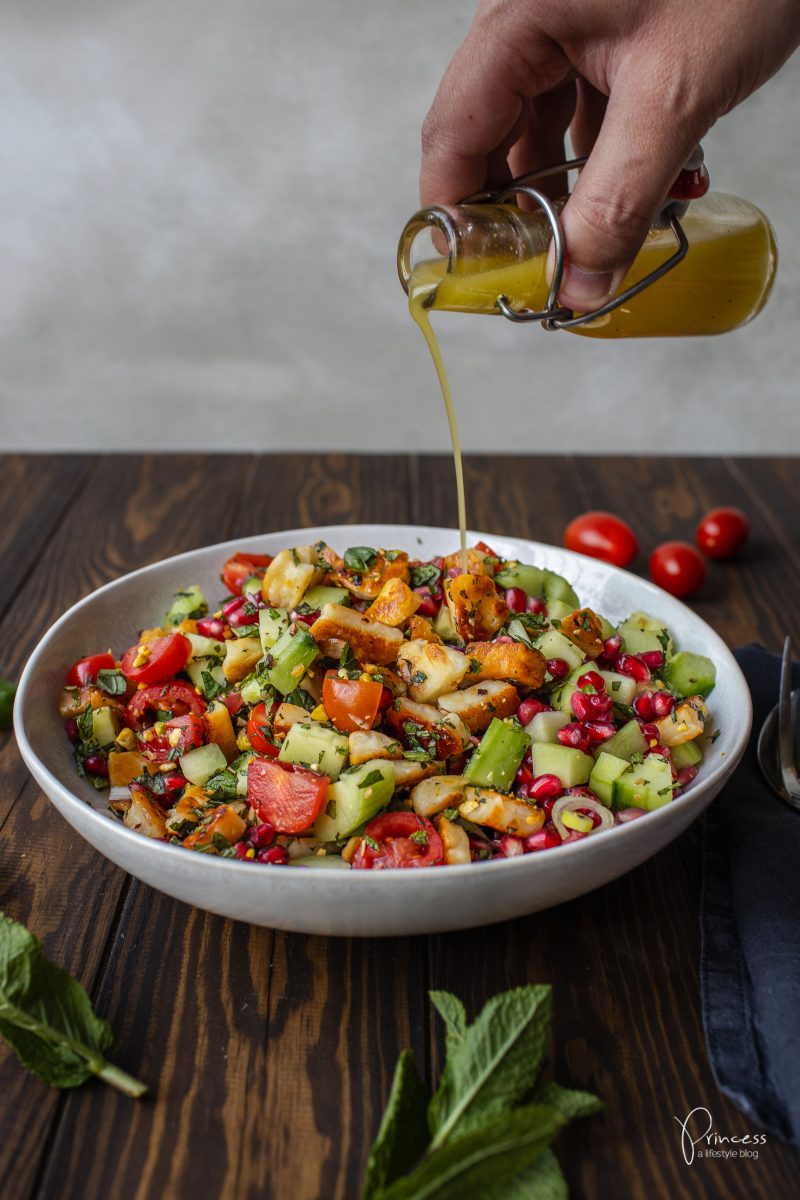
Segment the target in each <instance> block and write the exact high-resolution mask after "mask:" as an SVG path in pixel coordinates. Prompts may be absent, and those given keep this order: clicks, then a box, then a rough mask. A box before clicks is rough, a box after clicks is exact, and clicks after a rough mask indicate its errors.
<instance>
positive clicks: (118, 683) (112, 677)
mask: <svg viewBox="0 0 800 1200" xmlns="http://www.w3.org/2000/svg"><path fill="white" fill-rule="evenodd" d="M97 686H98V687H99V688H100V691H101V692H105V693H106V695H107V696H124V695H125V692H126V691H127V690H128V681H127V679H126V678H125V676H124V675H123V674H122V671H117V670H113V671H111V670H108V669H106V668H103V669H102V670H101V671H98V672H97Z"/></svg>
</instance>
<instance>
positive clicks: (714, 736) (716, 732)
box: [711, 729, 722, 745]
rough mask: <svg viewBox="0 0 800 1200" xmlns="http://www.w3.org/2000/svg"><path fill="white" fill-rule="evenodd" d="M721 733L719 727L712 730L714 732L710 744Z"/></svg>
mask: <svg viewBox="0 0 800 1200" xmlns="http://www.w3.org/2000/svg"><path fill="white" fill-rule="evenodd" d="M721 733H722V730H721V729H715V730H714V732H713V733H712V735H711V744H712V745H713V744H714V742H715V741H716V740H717V738H718V737H719V736H720V734H721Z"/></svg>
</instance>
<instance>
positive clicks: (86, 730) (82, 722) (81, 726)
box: [75, 705, 97, 751]
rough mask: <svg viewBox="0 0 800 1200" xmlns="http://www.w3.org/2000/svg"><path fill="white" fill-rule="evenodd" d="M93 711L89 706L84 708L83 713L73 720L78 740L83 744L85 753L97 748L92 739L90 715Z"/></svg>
mask: <svg viewBox="0 0 800 1200" xmlns="http://www.w3.org/2000/svg"><path fill="white" fill-rule="evenodd" d="M93 711H94V710H93V709H92V706H91V705H89V707H88V708H85V709H84V710H83V712H82V713H81V714H80V715H79V716H78V717H76V718H75V723H76V724H77V726H78V733H79V734H80V739H81V741H82V742H83V744H84V746H85V748H86V750H87V751H89V750H91V749H96V747H97V743H96V741H95V738H94V719H93V715H92V714H93Z"/></svg>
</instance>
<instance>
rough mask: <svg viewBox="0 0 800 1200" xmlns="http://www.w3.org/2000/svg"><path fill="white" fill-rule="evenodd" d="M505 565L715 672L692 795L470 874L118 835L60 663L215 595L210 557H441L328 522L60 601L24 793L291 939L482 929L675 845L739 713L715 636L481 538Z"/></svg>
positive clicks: (437, 541) (44, 655) (670, 609)
mask: <svg viewBox="0 0 800 1200" xmlns="http://www.w3.org/2000/svg"><path fill="white" fill-rule="evenodd" d="M470 536H471V538H473V540H474V539H477V538H481V537H483V538H484V539H485V540H487V541H489V542H491V544H492V546H493V547H494V548H495V549H496V550H497V551H498V552H499V553H500V554H502V555H503V556H504V557H514V558H519V559H521V560H523V561H526V562H534V563H536V564H538V565H542V566H546V567H550V568H552V569H553V570H554V571H558V572H559V573H560V574H562V575H564V576H566V578H567V579H569V581H570V582H571V583H572V584H573V586H574V587H575V589H576V591H577V593H578V595H579V596H580V598H581V602H582V603H586V604H589V605H591V606H593V607H595V608H596V609H597V610H598V611H599V612H601V613H602V614H603V615H604V616H605V617H607V618H608V619H609V620H611V621H619V620H622V619H623V618H624V617H626V616H627V615H628V614H629V613H631V612H632V611H635V610H637V609H644V610H645V611H649V612H651V613H653V614H654V615H657V616H659V617H661V618H663V620H664V621H665V622H666V623H667V625H668V626H669V628H670V630H671V632H672V634H673V636H674V638H675V641H676V643H677V645H678V646H680V647H683V648H686V649H690V650H694V651H696V652H699V653H702V654H707V655H709V656H710V657H711V658H712V659H713V660H714V662H715V663H716V666H717V686H716V688H715V690H714V693H713V695H712V699H711V708H712V713H713V718H714V721H715V723H716V725H717V727H718V729H719V737H718V739H717V741H716V742H715V743H714V744H713V746H712V747H711V748H710V749H709V751H708V753H707V756H706V761H705V763H704V765H703V767H702V768H701V771H700V775H699V777H698V779H697V781H696V782H695V783H694V785H693V786H692V787H691V789H690V790H689V791H688V792H687V793H686V794H685V795H683V796H680V797H679V798H678V799H676V800H674V801H673V802H672V803H671V804H668V805H666V806H665V807H664V808H661V809H659V810H658V811H657V812H654V813H651V814H649V815H648V816H645V817H642V818H640V819H639V820H636V821H632V822H630V823H629V824H626V825H623V826H619V827H617V828H615V829H613V830H609V831H608V832H606V833H602V834H597V835H595V836H593V837H591V838H587V839H585V840H584V841H580V842H574V843H572V844H569V845H566V846H562V847H559V848H557V849H554V850H550V851H544V852H540V853H538V854H529V855H525V856H524V857H520V858H516V859H505V860H501V861H492V862H487V863H475V864H472V865H470V866H459V867H444V868H441V869H433V870H421V871H420V870H417V871H402V870H400V871H374V872H373V871H308V870H301V869H295V868H270V867H262V866H259V865H255V864H252V863H242V862H238V861H237V860H234V859H224V858H216V857H211V856H208V855H205V854H193V853H192V852H191V851H187V850H184V849H182V848H181V847H179V846H170V845H167V844H166V843H163V842H157V841H152V840H150V839H148V838H146V837H143V836H141V835H140V834H137V833H133V832H132V831H131V830H129V829H127V828H126V827H125V826H124V825H123V824H122V823H121V822H120V821H118V820H117V819H116V818H115V817H113V816H112V815H111V814H110V813H109V812H108V809H107V807H106V794H105V793H103V792H97V791H95V789H94V788H93V787H91V785H89V784H87V783H86V782H85V781H84V780H81V779H80V778H79V777H78V776H77V775H76V773H75V769H74V766H73V762H72V755H71V752H70V746H69V743H68V741H67V739H66V738H65V736H64V731H63V727H62V726H63V723H62V721H61V718H60V717H59V716H58V713H57V711H56V700H57V697H58V694H59V692H60V690H61V688H62V686H63V682H64V678H65V675H66V673H67V671H68V669H69V667H70V665H71V664H72V663H73V662H75V661H76V660H77V659H78V658H80V657H82V656H83V655H85V654H90V653H93V652H94V651H97V650H101V649H105V648H106V647H108V646H111V647H112V648H113V649H114V650H115V652H117V653H121V651H122V650H123V649H124V648H125V647H126V646H127V645H128V644H129V642H130V641H131V632H132V631H133V630H138V629H140V628H142V627H145V626H148V625H153V624H158V623H159V621H160V620H161V619H162V615H163V613H164V611H165V610H166V608H167V606H168V604H169V602H170V600H171V598H172V596H173V594H174V593H175V591H177V590H178V589H179V588H180V587H183V586H185V585H187V584H190V583H198V584H200V586H201V587H202V588H203V590H204V592H205V593H206V595H207V596H208V597H209V598H210V599H211V600H212V601H213V598H214V597H215V596H217V595H219V594H220V591H221V585H220V583H219V572H220V567H221V564H222V562H223V561H224V560H225V558H226V557H228V555H229V554H231V553H233V552H234V551H236V550H248V549H249V550H253V551H266V552H268V553H275V552H276V551H278V550H280V549H282V548H283V547H285V546H293V545H300V544H307V543H310V542H315V541H317V540H319V539H324V540H325V541H327V542H329V543H330V544H331V545H332V546H334V547H335V548H336V549H338V550H339V551H340V552H343V551H344V549H345V548H346V547H347V546H353V545H367V546H385V547H397V548H400V549H404V550H407V551H408V552H409V553H410V554H411V555H413V556H419V557H422V558H428V557H432V556H433V555H435V554H441V553H443V552H444V553H449V552H450V551H452V550H454V549H455V548H456V540H457V539H456V537H455V535H454V533H453V531H452V530H449V529H435V528H430V527H413V526H405V525H340V526H329V527H327V528H319V529H301V530H289V531H286V532H283V533H271V534H266V535H264V536H263V537H253V538H244V539H239V540H236V541H231V542H226V543H223V544H220V545H217V546H209V547H207V548H205V549H202V550H193V551H191V552H190V553H188V554H181V555H178V556H176V557H175V558H168V559H166V560H165V561H163V562H159V563H156V564H155V565H153V566H151V567H145V568H143V569H142V570H139V571H134V572H133V574H131V575H125V576H123V577H122V578H121V579H117V580H116V581H115V582H113V583H109V584H106V586H105V587H102V588H100V589H99V590H98V591H96V592H93V593H92V595H90V596H87V597H86V599H84V600H81V601H80V602H79V603H78V604H76V605H74V607H73V608H71V609H70V610H69V611H68V612H67V613H65V614H64V616H63V617H61V619H60V620H59V621H57V622H56V623H55V625H53V626H52V628H51V629H49V630H48V632H47V633H46V635H45V636H44V638H42V640H41V642H40V643H39V645H38V646H37V648H36V650H35V651H34V653H33V654H32V656H31V658H30V661H29V662H28V664H27V666H26V668H25V671H24V673H23V676H22V680H21V682H20V686H19V692H18V695H17V701H16V705H15V725H16V733H17V740H18V743H19V747H20V750H21V752H22V755H23V758H24V759H25V762H26V763H27V765H28V767H29V768H30V770H31V771H32V773H33V775H34V777H35V779H36V781H37V783H38V784H39V785H40V786H41V787H42V789H43V790H44V791H45V792H46V794H47V795H48V796H49V798H50V799H51V800H52V802H53V804H54V805H55V806H56V808H57V809H58V810H59V812H60V813H61V814H62V816H63V817H65V818H66V820H67V821H69V823H70V825H72V826H73V828H74V829H76V830H77V831H78V833H80V834H81V836H82V837H84V838H86V839H87V841H89V842H90V843H91V844H92V845H93V846H94V847H95V848H96V849H97V850H99V851H100V853H101V854H104V855H105V856H106V857H107V858H109V859H111V861H112V862H114V863H116V864H117V865H118V866H120V867H123V868H124V869H125V870H126V871H130V873H131V874H132V875H135V876H137V877H138V878H139V879H143V880H144V881H145V882H146V883H149V884H151V885H152V886H153V887H155V888H158V889H159V890H160V891H162V892H166V893H167V894H168V895H170V896H175V897H176V898H177V899H179V900H185V901H186V902H187V903H189V904H195V905H197V906H198V907H199V908H204V909H208V910H209V911H211V912H215V913H220V914H222V915H224V916H228V917H234V918H236V919H238V920H241V921H250V922H252V923H253V924H256V925H268V926H272V927H274V928H276V929H287V930H293V931H296V932H302V933H316V934H334V935H335V934H340V935H346V936H351V937H352V936H356V937H366V936H390V935H396V934H416V933H434V932H443V931H445V930H448V929H466V928H470V927H473V926H476V925H488V924H491V923H492V922H494V921H504V920H508V919H510V918H513V917H519V916H523V915H524V914H526V913H534V912H538V911H539V910H541V909H544V908H550V907H551V906H552V905H555V904H561V903H562V902H563V901H565V900H570V899H572V898H573V897H575V896H580V895H582V894H583V893H584V892H588V891H591V890H592V889H593V888H597V887H600V886H602V885H603V884H605V883H608V882H609V881H610V880H612V879H616V878H617V877H618V876H619V875H623V874H624V873H625V872H626V871H630V870H632V869H633V868H634V867H636V866H638V865H639V863H641V862H643V861H644V860H645V859H646V858H649V857H650V856H651V855H652V854H655V853H656V852H657V851H658V850H661V849H662V848H663V847H664V846H666V845H667V843H668V842H671V841H672V840H673V838H675V837H677V836H678V834H679V833H681V832H682V831H683V830H684V829H685V828H686V827H687V825H689V824H690V823H691V822H692V821H693V820H694V819H695V818H696V817H697V816H698V815H699V814H700V813H701V812H702V811H703V809H704V808H705V807H706V805H708V804H709V803H710V801H711V800H712V799H713V798H714V796H715V795H716V794H717V792H718V791H719V790H720V788H721V787H722V785H723V784H724V782H725V780H726V779H727V778H728V776H729V775H730V774H731V772H732V771H733V770H734V768H735V766H736V764H737V763H738V761H739V759H740V757H741V755H742V753H743V751H744V748H745V745H746V742H747V737H748V733H749V730H750V724H751V719H752V710H751V705H750V694H749V692H748V689H747V685H746V683H745V680H744V677H743V676H742V673H741V671H740V670H739V668H738V666H737V665H736V662H735V660H734V658H733V656H732V655H731V653H730V651H729V650H728V649H727V647H726V646H725V644H724V642H723V641H722V640H721V639H720V638H719V637H718V636H717V634H715V633H714V631H713V630H712V629H711V628H710V627H709V626H708V625H707V624H706V623H705V622H704V621H701V620H700V618H699V617H697V616H695V614H694V613H693V612H691V610H690V609H688V608H686V607H685V606H684V605H683V604H681V603H680V601H678V600H675V599H674V598H673V597H672V596H668V595H667V594H666V593H665V592H662V591H661V590H660V589H659V588H657V587H655V586H654V585H653V584H651V583H647V582H646V581H645V580H642V579H639V578H638V577H637V576H635V575H630V574H628V573H627V572H625V571H620V570H618V569H617V568H615V567H610V566H608V565H606V564H605V563H602V562H598V561H597V560H596V559H591V558H584V557H583V556H582V555H578V554H572V553H570V552H569V551H567V550H561V549H559V548H557V547H554V546H544V545H541V544H540V543H537V542H528V541H523V540H521V539H516V538H507V537H498V536H496V535H494V534H475V535H470Z"/></svg>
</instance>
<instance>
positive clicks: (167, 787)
mask: <svg viewBox="0 0 800 1200" xmlns="http://www.w3.org/2000/svg"><path fill="white" fill-rule="evenodd" d="M186 784H187V779H186V776H185V775H181V773H180V771H173V772H172V774H171V775H167V777H166V778H165V780H164V791H165V792H166V794H167V795H168V796H174V795H175V793H176V792H180V791H182V790H183V789H184V788H185V787H186Z"/></svg>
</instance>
